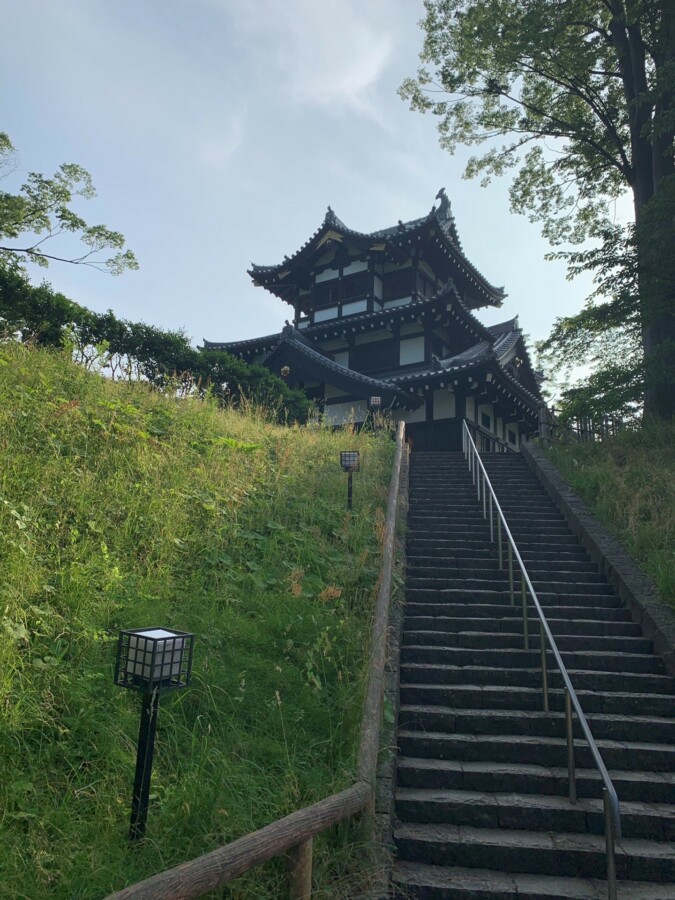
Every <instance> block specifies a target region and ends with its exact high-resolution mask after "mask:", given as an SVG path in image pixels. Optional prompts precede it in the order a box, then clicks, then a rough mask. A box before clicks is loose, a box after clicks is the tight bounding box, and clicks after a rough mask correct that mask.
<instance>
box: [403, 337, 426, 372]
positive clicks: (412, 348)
mask: <svg viewBox="0 0 675 900" xmlns="http://www.w3.org/2000/svg"><path fill="white" fill-rule="evenodd" d="M418 362H424V338H423V337H416V338H406V340H404V341H401V350H400V357H399V364H400V365H402V366H408V365H410V364H411V363H418Z"/></svg>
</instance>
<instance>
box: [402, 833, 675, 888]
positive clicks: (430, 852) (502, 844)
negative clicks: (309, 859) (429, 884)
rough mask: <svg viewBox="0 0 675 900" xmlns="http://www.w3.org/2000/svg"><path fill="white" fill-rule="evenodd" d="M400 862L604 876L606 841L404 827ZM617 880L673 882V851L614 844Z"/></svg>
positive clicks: (631, 842)
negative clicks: (408, 860)
mask: <svg viewBox="0 0 675 900" xmlns="http://www.w3.org/2000/svg"><path fill="white" fill-rule="evenodd" d="M394 841H395V843H396V847H397V851H398V855H399V859H403V860H406V859H412V860H414V861H419V862H425V863H430V864H432V865H444V866H456V865H461V866H463V867H466V868H481V869H482V868H487V867H488V866H490V867H491V868H493V869H498V870H501V871H505V872H511V873H513V872H522V873H530V874H543V875H559V874H560V873H561V872H575V873H577V874H578V875H581V876H583V877H586V878H603V877H604V876H605V874H606V862H605V839H604V837H602V836H600V835H595V834H584V835H581V834H571V835H568V834H555V835H552V834H543V833H541V832H536V831H534V832H533V831H509V830H507V829H488V828H471V827H468V826H466V827H465V826H458V825H401V826H399V827H398V828H397V829H396V831H395V832H394ZM616 870H617V876H618V878H620V879H621V880H623V881H628V880H632V881H642V880H648V881H656V882H672V881H675V847H672V846H670V845H669V844H659V843H656V842H654V841H645V840H641V839H638V838H622V839H620V840H618V841H617V843H616Z"/></svg>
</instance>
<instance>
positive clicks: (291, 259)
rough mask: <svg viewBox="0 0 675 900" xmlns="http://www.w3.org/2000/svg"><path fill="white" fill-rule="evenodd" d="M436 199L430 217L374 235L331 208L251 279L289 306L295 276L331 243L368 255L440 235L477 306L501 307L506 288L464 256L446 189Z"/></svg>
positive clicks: (253, 268)
mask: <svg viewBox="0 0 675 900" xmlns="http://www.w3.org/2000/svg"><path fill="white" fill-rule="evenodd" d="M436 199H437V200H440V205H439V206H438V207H436V206H432V208H431V211H430V212H429V213H428V215H426V216H422V217H421V218H419V219H413V220H411V221H409V222H402V221H399V222H398V224H397V225H394V226H391V227H389V228H382V229H379V230H377V231H371V232H362V231H355V230H354V229H352V228H348V227H347V225H345V223H344V222H343V221H342V220H341V219H340V218H339V217H338V216H337V215H336V214H335V212H334V211H333V210H332V209H331V207H330V206H329V207H328V210H327V212H326V215H325V216H324V219H323V222H322V223H321V225H320V226H319V227H318V228H317V230H316V231H315V232H314V234H313V235H312V236H311V237H310V238H309V240H307V241H305V243H304V244H303V245H302V246H301V247H300V249H299V250H296V252H295V253H293V254H292V255H291V256H285V257H284V259H283V262H281V263H277V264H275V265H258V264H256V263H252V264H251V268H250V269H249V275H250V276H251V278H252V279H253V281H254V283H255V284H257V285H260V286H263V287H266V288H267V289H268V290H270V291H272V292H273V293H275V294H277V296H279V297H281V299H283V300H287V301H289V302H290V298H289V291H290V290H291V288H292V287H293V286H294V284H295V282H294V279H293V272H294V271H296V270H298V269H300V267H301V266H302V265H303V264H305V263H307V262H309V261H310V258H311V256H312V255H313V254H314V253H315V252H316V251H317V250H319V249H320V248H321V247H322V246H324V244H326V243H327V242H328V241H329V240H338V241H341V240H343V239H344V238H345V237H349V238H351V239H352V241H354V242H356V244H357V245H361V246H362V248H363V250H364V251H368V250H384V249H385V248H387V247H396V245H397V244H402V243H404V242H405V243H411V241H412V239H417V238H421V237H422V236H424V237H432V236H433V235H437V238H436V240H437V241H438V242H439V243H440V244H441V245H442V246H443V247H444V248H445V250H446V252H447V253H448V255H449V256H450V257H451V258H452V259H453V260H454V262H455V264H456V265H457V267H458V268H459V272H460V274H461V275H462V277H465V278H466V279H467V281H468V282H470V283H471V284H472V285H473V286H474V288H475V289H476V290H477V291H478V293H479V294H480V295H481V297H482V301H483V302H481V303H476V305H477V306H480V305H487V304H490V305H493V306H500V305H501V303H502V300H503V299H504V297H505V296H506V295H505V292H504V288H503V287H496V286H495V285H493V284H491V283H490V282H489V281H488V280H487V279H486V278H485V277H484V276H483V275H482V274H481V273H480V272H479V271H478V269H477V268H476V267H475V266H474V265H473V263H471V262H470V261H469V259H468V258H467V257H466V256H465V254H464V251H463V250H462V245H461V242H460V240H459V235H458V233H457V227H456V225H455V218H454V216H453V215H452V210H451V207H450V201H449V200H448V197H447V195H446V193H445V189H444V188H441V189H440V191H439V192H438V194H437V195H436Z"/></svg>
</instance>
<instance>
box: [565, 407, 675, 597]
mask: <svg viewBox="0 0 675 900" xmlns="http://www.w3.org/2000/svg"><path fill="white" fill-rule="evenodd" d="M549 453H550V456H551V458H552V459H553V461H554V462H555V463H556V465H557V466H558V467H559V468H560V470H561V472H562V473H563V475H565V477H566V478H567V479H568V480H569V482H570V484H571V485H572V487H573V488H574V490H575V491H577V493H578V494H579V496H580V497H582V498H583V499H584V500H585V501H586V502H587V503H588V504H589V506H590V507H591V509H592V510H593V512H595V513H596V515H597V516H598V517H599V518H600V519H601V520H602V521H603V522H604V523H605V525H607V527H608V528H609V529H610V530H611V531H613V532H614V533H615V534H616V535H617V536H618V537H619V538H621V540H622V541H623V542H624V544H625V546H626V548H627V550H628V551H629V552H630V553H631V554H632V555H633V556H634V558H635V559H636V560H637V562H638V563H639V564H640V565H641V566H642V567H643V568H644V570H645V571H646V572H647V574H648V575H649V576H650V577H651V578H652V579H653V581H654V583H655V585H656V588H657V590H658V591H659V594H660V595H661V596H662V597H663V599H664V600H665V601H666V602H667V603H670V604H673V605H675V425H673V424H665V423H659V422H647V423H645V424H644V425H643V426H642V427H641V428H639V429H635V430H633V429H626V430H625V431H623V432H621V433H620V434H619V435H617V436H616V437H613V438H610V439H608V440H604V441H601V442H598V443H595V444H582V445H567V446H561V447H555V448H553V449H551V450H550V451H549Z"/></svg>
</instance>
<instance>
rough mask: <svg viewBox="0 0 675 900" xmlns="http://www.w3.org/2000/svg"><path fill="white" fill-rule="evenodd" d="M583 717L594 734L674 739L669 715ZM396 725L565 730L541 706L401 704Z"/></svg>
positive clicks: (561, 719)
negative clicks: (477, 707)
mask: <svg viewBox="0 0 675 900" xmlns="http://www.w3.org/2000/svg"><path fill="white" fill-rule="evenodd" d="M673 712H675V710H674V711H673ZM586 718H587V720H588V723H589V725H590V728H591V732H592V734H593V736H594V738H603V739H607V740H614V741H624V740H625V741H635V740H639V739H640V738H641V737H643V736H644V735H645V734H648V735H649V738H650V740H652V741H654V742H656V743H659V744H668V743H675V718H672V716H671V717H668V718H666V717H662V718H661V717H656V716H637V715H636V716H624V715H608V714H604V715H603V714H601V713H594V714H590V715H588V716H587V717H586ZM573 724H574V734H575V736H576V737H578V738H580V739H581V738H582V737H583V732H582V730H581V725H580V723H579V721H578V720H577V718H576V716H575V717H574V722H573ZM399 725H400V727H401V728H404V729H406V730H407V731H432V732H436V733H438V732H445V733H452V732H455V731H457V732H460V733H462V734H505V733H506V734H523V735H528V734H531V735H537V736H539V737H562V736H564V734H565V714H564V713H563V712H562V711H561V712H543V711H542V710H541V709H538V710H522V709H516V710H512V709H454V708H452V707H447V706H421V705H420V706H412V705H406V704H404V705H403V706H401V709H400V713H399Z"/></svg>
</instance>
